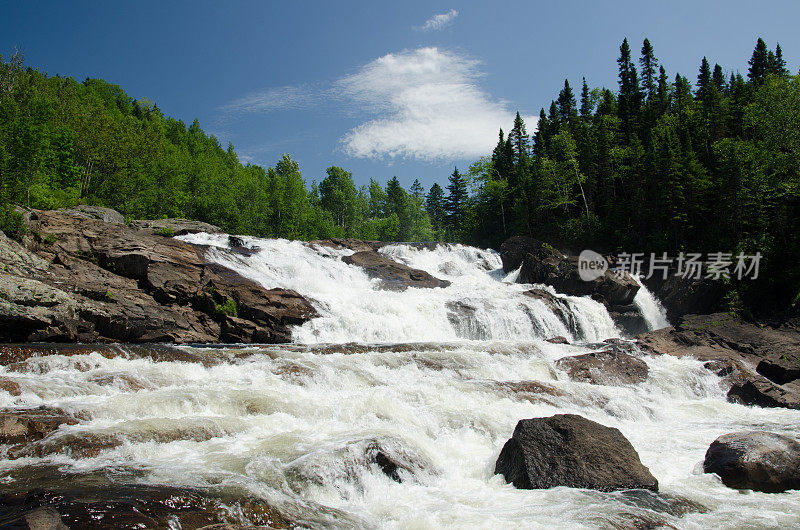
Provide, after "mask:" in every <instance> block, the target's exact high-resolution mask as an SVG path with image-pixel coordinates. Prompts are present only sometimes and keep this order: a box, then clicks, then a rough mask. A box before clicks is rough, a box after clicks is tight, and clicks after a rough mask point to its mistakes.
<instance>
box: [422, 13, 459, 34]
mask: <svg viewBox="0 0 800 530" xmlns="http://www.w3.org/2000/svg"><path fill="white" fill-rule="evenodd" d="M457 16H458V11H456V10H455V9H451V10H450V11H448V12H447V13H442V14H440V15H433V16H432V17H431V18H429V19H428V20H426V21H425V24H423V25H422V27H421V29H422V30H423V31H438V30H440V29H442V28H444V27H446V26H449V25H450V23H452V22H453V19H455V18H456V17H457Z"/></svg>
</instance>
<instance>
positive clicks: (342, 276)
mask: <svg viewBox="0 0 800 530" xmlns="http://www.w3.org/2000/svg"><path fill="white" fill-rule="evenodd" d="M182 239H184V240H186V241H189V242H192V243H196V244H202V245H209V246H211V247H212V248H211V249H210V250H209V251H208V256H209V258H210V259H213V260H215V261H217V262H218V263H220V264H222V265H225V266H227V267H230V268H231V269H234V270H236V271H237V272H239V273H240V274H242V275H243V276H246V277H249V278H251V279H253V280H255V281H257V282H259V283H261V284H262V285H264V286H265V287H267V288H273V287H283V288H288V289H294V290H295V291H297V292H299V293H300V294H302V295H303V296H305V297H306V298H307V299H309V300H310V301H311V303H312V304H314V306H315V308H316V309H317V310H318V312H319V313H320V315H321V316H320V317H319V318H316V319H313V320H311V321H310V322H308V323H306V324H305V325H303V326H302V327H300V328H298V329H296V330H295V331H294V335H293V337H294V341H295V342H302V343H316V342H324V343H333V342H339V343H341V342H415V341H425V342H443V341H452V340H458V339H473V340H533V339H546V338H549V337H556V336H563V337H566V338H568V339H570V340H571V341H593V342H596V341H599V340H602V339H605V338H608V337H616V336H619V334H620V332H619V330H618V329H616V327H615V326H614V322H613V321H612V320H611V317H610V316H609V315H608V312H607V311H606V309H605V307H603V305H602V304H600V303H598V302H595V301H594V300H591V299H590V298H588V297H570V296H561V295H558V297H559V300H560V303H561V304H563V306H564V311H562V312H561V314H560V315H557V314H555V313H554V312H553V311H551V310H550V309H548V308H547V306H546V304H545V303H544V302H542V301H541V300H537V299H534V298H531V297H529V296H524V295H523V294H522V293H523V292H524V291H526V290H528V289H531V288H532V287H533V286H531V285H524V284H517V283H512V282H510V281H508V279H507V278H506V275H505V274H504V273H503V270H502V265H501V263H500V257H499V255H498V254H497V253H496V252H494V251H491V250H480V249H477V248H473V247H466V246H463V245H441V246H437V247H435V248H434V249H433V250H427V249H416V248H413V247H411V246H409V245H392V246H388V247H384V248H382V249H381V250H380V251H381V252H382V253H383V254H385V255H387V256H388V257H391V258H393V259H395V260H396V261H399V262H402V263H405V264H407V265H409V266H411V267H413V268H416V269H422V270H425V271H427V272H429V273H430V274H432V275H433V276H435V277H437V278H440V279H443V280H448V281H450V282H452V284H451V285H450V286H449V287H446V288H437V289H417V288H410V289H407V290H406V291H403V292H395V291H386V290H381V289H379V288H378V284H379V281H378V280H375V279H370V278H369V277H368V276H367V274H366V273H365V272H364V271H363V270H362V269H361V268H360V267H357V266H353V265H347V264H345V263H344V262H342V261H341V259H340V258H341V257H342V256H346V255H349V254H352V253H353V252H352V251H350V250H333V249H330V248H327V247H315V246H310V245H307V244H304V243H301V242H298V241H286V240H261V239H256V238H244V240H245V242H246V243H247V244H248V245H250V246H252V248H254V249H256V252H255V253H253V254H252V255H247V256H245V255H242V254H238V253H235V252H231V251H230V250H228V237H227V236H226V235H218V234H217V235H208V234H194V235H189V236H184V237H183V238H182ZM537 287H539V288H542V289H545V290H549V291H550V292H551V293H553V294H555V292H554V291H553V290H552V289H550V288H548V287H545V286H537Z"/></svg>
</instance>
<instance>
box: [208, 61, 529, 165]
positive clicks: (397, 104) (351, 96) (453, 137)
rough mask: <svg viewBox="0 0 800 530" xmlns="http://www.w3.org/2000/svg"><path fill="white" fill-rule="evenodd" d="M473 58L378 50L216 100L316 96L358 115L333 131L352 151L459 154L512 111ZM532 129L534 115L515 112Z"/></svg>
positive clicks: (470, 153) (484, 147) (301, 105)
mask: <svg viewBox="0 0 800 530" xmlns="http://www.w3.org/2000/svg"><path fill="white" fill-rule="evenodd" d="M480 66H481V63H480V62H479V61H476V60H475V59H472V58H470V57H467V56H464V55H460V54H458V53H454V52H450V51H446V50H441V49H439V48H433V47H431V48H419V49H416V50H405V51H402V52H398V53H390V54H387V55H384V56H383V57H379V58H377V59H375V60H373V61H371V62H369V63H367V64H366V65H364V66H362V67H361V68H360V69H358V70H357V71H356V72H355V73H354V74H351V75H348V76H345V77H343V78H341V79H339V80H337V81H334V82H332V83H329V84H327V85H321V84H318V85H304V86H283V87H276V88H269V89H266V90H262V91H259V92H254V93H251V94H248V95H246V96H244V97H242V98H239V99H237V100H234V101H232V102H230V103H229V104H227V105H225V106H224V107H222V109H221V110H222V111H223V113H224V115H225V116H226V117H227V118H231V117H234V116H236V115H244V114H252V113H269V112H275V111H280V110H309V109H312V108H314V107H316V106H319V105H321V104H323V103H324V104H325V105H326V107H327V108H331V109H335V110H336V111H337V112H339V113H342V114H346V115H348V116H351V117H361V118H362V119H364V121H363V123H361V124H360V125H357V126H356V127H354V128H353V129H351V130H350V131H348V132H346V133H345V134H344V135H343V136H342V137H341V138H340V140H339V141H340V145H341V147H342V149H343V150H344V151H345V152H346V153H347V154H349V155H350V156H353V157H358V158H375V159H395V158H412V159H417V160H426V161H444V160H463V159H469V158H477V157H480V156H483V155H486V154H488V153H489V152H491V149H492V148H493V147H494V144H495V142H496V141H497V140H496V139H497V130H498V129H499V128H500V127H503V128H504V129H506V130H507V129H509V128H510V127H511V125H512V123H513V120H514V113H513V112H512V110H511V109H510V108H509V105H508V103H507V102H505V101H503V100H499V99H496V98H493V97H492V96H491V95H490V94H488V93H487V92H486V91H484V90H483V89H482V88H481V87H480V85H479V83H478V81H479V80H480V78H481V77H482V75H483V74H482V72H481V70H480ZM523 118H524V119H525V121H526V123H527V125H528V130H529V131H532V130H534V129H535V127H536V122H537V118H536V117H535V116H524V117H523Z"/></svg>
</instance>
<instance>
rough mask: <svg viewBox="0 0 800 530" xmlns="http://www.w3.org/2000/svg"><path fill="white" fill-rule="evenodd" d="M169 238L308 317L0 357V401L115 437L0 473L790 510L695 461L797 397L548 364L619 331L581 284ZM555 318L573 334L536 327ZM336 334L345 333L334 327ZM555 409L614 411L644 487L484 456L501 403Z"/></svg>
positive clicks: (330, 504) (273, 496)
mask: <svg viewBox="0 0 800 530" xmlns="http://www.w3.org/2000/svg"><path fill="white" fill-rule="evenodd" d="M183 239H185V240H188V241H191V242H193V243H197V244H203V245H208V246H209V247H208V249H207V252H208V256H209V257H210V258H211V259H212V260H214V261H216V262H219V263H221V264H223V265H226V266H228V267H231V268H233V269H235V270H236V271H238V272H240V273H241V274H244V275H245V276H247V277H250V278H252V279H254V280H256V281H258V282H260V283H261V284H263V285H264V286H265V287H268V288H272V287H284V288H291V289H295V290H296V291H298V292H299V293H301V294H302V295H304V296H305V297H307V298H308V299H309V300H310V301H311V303H312V304H313V305H314V306H315V307H316V308H317V310H318V311H319V313H320V317H319V318H317V319H314V320H312V321H310V322H308V323H306V324H305V325H303V326H301V327H299V328H297V329H295V330H294V344H291V345H276V346H249V347H245V348H238V349H236V353H237V355H236V356H235V360H233V361H231V362H225V363H222V364H218V365H215V366H204V365H202V364H198V363H187V362H154V361H152V360H149V359H140V358H136V357H135V356H133V355H132V356H130V358H123V357H118V358H113V359H108V358H105V357H103V356H101V355H100V354H99V353H92V354H88V355H76V356H72V357H67V356H62V355H52V356H47V357H34V358H31V359H29V360H27V361H26V362H25V365H26V366H25V370H19V371H13V372H12V371H9V370H8V369H7V368H5V367H4V368H0V375H3V376H4V377H8V378H9V379H12V380H14V381H16V382H18V383H19V384H20V385H21V387H22V389H23V393H22V395H21V396H19V397H16V398H15V397H11V396H10V395H9V394H7V393H5V392H2V391H0V406H22V405H27V406H38V405H50V406H56V407H62V408H64V409H66V410H68V411H71V412H75V413H79V414H81V417H85V418H88V419H87V420H86V421H82V422H81V423H80V424H79V425H74V426H68V427H65V428H62V429H61V431H59V433H57V435H58V436H67V435H89V434H91V435H108V436H121V438H122V439H123V443H122V444H121V445H119V446H117V447H113V448H110V449H106V450H103V451H102V452H100V453H99V454H98V455H97V456H95V457H92V458H73V457H71V456H68V455H66V454H63V453H58V454H51V455H44V456H42V457H27V458H22V459H18V460H7V459H0V476H3V475H4V474H6V473H8V472H9V471H12V470H13V469H14V468H18V467H22V466H26V465H32V464H47V463H50V464H57V465H59V466H62V469H64V470H65V471H82V472H88V471H91V470H96V469H118V470H123V471H125V470H130V471H131V472H133V470H135V471H136V473H137V476H138V477H139V478H138V480H140V481H145V482H148V483H153V484H170V485H187V486H193V487H200V488H205V487H212V486H214V487H224V488H238V489H244V490H245V491H248V492H250V493H252V494H254V495H257V496H259V497H262V498H264V499H267V500H268V501H270V502H272V503H274V504H275V505H276V506H277V507H279V508H281V509H282V510H284V511H285V513H286V514H287V515H289V516H290V517H292V518H293V519H296V520H297V521H298V522H300V523H301V524H304V525H306V526H310V527H339V528H398V529H399V528H442V527H450V528H553V527H570V528H596V527H605V528H629V527H632V526H637V525H638V526H646V525H650V526H651V527H652V526H658V525H673V526H675V527H678V528H708V527H719V526H727V527H730V528H741V527H745V526H747V527H755V528H759V527H760V528H774V527H790V526H792V525H796V524H798V523H799V522H800V492H789V493H784V494H778V495H770V494H763V493H748V494H740V493H739V492H737V491H735V490H731V489H728V488H726V487H725V486H723V485H722V484H721V482H720V481H719V480H718V479H717V478H716V477H715V476H713V475H706V474H703V473H702V466H701V462H702V460H703V456H704V454H705V451H706V449H707V448H708V445H709V444H710V443H711V442H712V441H713V440H714V439H715V438H716V437H717V436H719V435H721V434H724V433H728V432H733V431H737V430H743V429H748V428H759V429H767V430H773V431H777V432H784V433H787V434H790V435H793V436H795V437H796V436H797V435H798V425H800V421H798V420H800V413H798V412H797V411H790V410H786V409H760V408H748V407H744V406H741V405H735V404H732V403H728V402H727V401H726V400H725V394H724V392H723V390H722V388H721V387H720V385H719V382H720V381H719V378H718V377H716V376H715V375H713V374H712V373H711V372H709V371H707V370H705V369H704V368H703V365H702V362H700V361H696V360H693V359H688V358H686V359H684V358H681V359H679V358H674V357H667V356H663V357H649V356H642V357H641V358H642V359H643V360H644V361H645V362H646V363H647V364H648V367H649V369H650V375H649V377H648V379H647V380H646V381H645V382H644V383H642V384H639V385H635V386H625V387H615V386H601V385H591V384H588V383H575V382H571V381H569V379H568V378H567V376H566V374H564V373H563V372H561V371H559V370H558V369H557V368H556V367H555V361H556V360H558V359H559V358H561V357H564V356H568V355H577V354H582V353H587V352H590V351H597V349H598V346H597V345H596V344H593V343H596V342H599V341H602V340H603V339H606V338H610V337H618V336H619V335H620V331H619V330H618V329H616V327H615V326H614V324H613V321H612V320H611V318H610V317H609V315H608V313H607V311H606V310H605V308H604V307H603V306H602V305H601V304H598V303H596V302H594V301H593V300H591V299H589V298H580V297H561V299H562V300H563V303H564V304H566V307H567V308H568V309H569V314H570V316H571V318H570V319H568V322H567V323H565V322H563V321H562V319H561V318H559V316H558V315H555V314H554V313H553V312H551V311H550V310H549V309H548V308H547V307H546V306H545V304H544V303H542V302H540V301H539V300H535V299H533V298H530V297H528V296H525V295H523V294H522V293H523V292H524V291H526V290H528V289H531V288H533V287H534V286H531V285H522V284H516V283H512V282H511V281H510V280H512V279H514V278H513V277H512V276H513V274H514V273H511V274H505V273H504V272H503V271H502V268H501V264H500V259H499V256H498V254H497V253H495V252H492V251H486V250H480V249H475V248H471V247H466V246H460V245H452V246H450V245H448V246H439V247H436V248H435V249H434V250H421V249H416V248H413V247H410V246H408V245H392V246H389V247H384V248H383V249H381V252H382V253H384V254H385V255H387V256H389V257H391V258H393V259H395V260H397V261H400V262H403V263H407V264H408V265H410V266H412V267H415V268H419V269H423V270H426V271H427V272H429V273H431V274H433V275H434V276H436V277H438V278H441V279H446V280H449V281H451V282H452V285H451V286H449V287H447V288H443V289H408V290H407V291H405V292H393V291H381V290H378V289H377V282H376V280H371V279H370V278H368V277H367V275H366V274H364V272H363V271H362V270H361V269H359V268H357V267H353V266H349V265H346V264H344V263H343V262H341V261H340V259H339V258H340V257H341V256H343V255H346V254H350V253H352V252H351V251H346V250H332V249H329V248H325V247H311V246H309V245H307V244H303V243H300V242H290V241H282V240H258V239H250V238H246V242H247V244H248V245H249V246H251V247H252V248H253V249H256V252H255V253H253V254H252V255H249V256H245V255H241V254H237V253H234V252H232V251H230V250H229V249H228V247H227V236H225V235H205V234H198V235H193V236H185V237H184V238H183ZM537 287H539V288H543V287H541V286H537ZM551 292H552V291H551ZM457 304H460V305H457ZM635 304H636V305H637V306H638V307H639V308H640V309H641V310H642V312H643V314H645V317H646V318H647V320H648V325H649V326H651V327H658V326H661V325H663V324H666V320H665V319H663V310H662V309H660V308H659V305H658V303H657V301H656V300H654V299H653V297H652V295H650V294H649V293H646V292H644V291H642V292H641V294H640V295H638V296H637V297H636V300H635ZM454 305H457V307H459V308H460V309H461V311H460V312H459V311H453V310H452V307H453V306H454ZM465 307H466V308H471V309H464V308H465ZM453 313H455V316H453ZM559 335H560V336H565V337H567V338H568V339H570V341H571V342H573V344H571V345H569V344H568V345H558V344H551V343H548V342H546V340H545V339H547V338H550V337H553V336H559ZM351 342H354V343H357V344H354V345H349V344H344V343H351ZM328 343H338V344H339V345H338V346H335V347H331V346H329V345H328ZM386 343H405V344H403V345H402V346H387V344H386ZM187 349H189V350H193V348H188V347H187ZM196 350H197V351H201V350H202V351H203V352H205V353H207V354H209V355H213V354H214V353H215V352H216V351H225V349H224V348H203V349H196ZM519 381H538V382H541V383H545V384H548V385H552V386H553V387H554V388H556V389H557V390H558V391H559V392H557V393H554V395H550V394H546V393H541V394H532V393H524V392H515V391H513V390H511V389H510V387H509V386H508V385H505V386H504V384H503V383H508V382H519ZM559 413H574V414H580V415H582V416H584V417H586V418H589V419H591V420H594V421H597V422H599V423H602V424H604V425H608V426H611V427H616V428H618V429H620V430H621V431H622V433H623V434H624V435H625V436H626V437H627V438H628V439H629V440H630V441H631V443H632V444H633V446H634V447H635V448H636V450H637V451H638V453H639V455H640V457H641V460H642V462H643V463H644V464H645V465H646V466H647V467H649V468H650V471H651V472H652V474H653V475H654V476H655V477H656V478H657V479H658V481H659V484H660V490H661V492H660V493H659V494H658V495H652V494H649V493H642V492H617V493H600V492H596V491H588V490H579V489H570V488H555V489H551V490H532V491H525V490H517V489H515V488H513V487H512V486H511V485H508V484H506V483H505V481H504V480H503V478H502V477H501V476H496V475H494V474H493V471H494V463H495V460H496V458H497V456H498V454H499V452H500V449H501V447H502V446H503V444H504V443H505V441H506V440H507V439H508V438H509V437H510V436H511V433H512V432H513V429H514V427H515V425H516V423H517V421H518V420H520V419H523V418H531V417H538V416H550V415H553V414H559ZM120 433H121V434H120ZM377 450H380V451H382V452H383V453H384V454H386V455H389V456H390V457H391V458H393V459H394V460H396V461H398V462H401V463H403V464H404V465H405V467H407V468H408V470H403V469H401V470H400V471H399V475H400V476H399V478H400V479H402V482H400V483H398V482H396V481H395V480H392V478H390V477H389V476H387V475H386V474H385V473H384V472H383V471H382V470H381V468H380V466H379V465H378V464H377V463H376V462H375V459H374V453H375V451H377Z"/></svg>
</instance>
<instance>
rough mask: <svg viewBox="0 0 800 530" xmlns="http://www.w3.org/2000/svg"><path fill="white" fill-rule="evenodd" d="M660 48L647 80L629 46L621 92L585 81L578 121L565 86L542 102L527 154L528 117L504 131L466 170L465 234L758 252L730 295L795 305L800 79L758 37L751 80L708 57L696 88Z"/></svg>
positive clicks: (578, 244)
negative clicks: (667, 64)
mask: <svg viewBox="0 0 800 530" xmlns="http://www.w3.org/2000/svg"><path fill="white" fill-rule="evenodd" d="M653 50H654V49H653V46H652V44H651V43H650V42H649V41H647V40H646V41H645V42H644V44H643V46H642V57H641V58H640V60H639V64H640V65H641V68H642V77H641V87H640V81H639V77H638V74H637V71H636V68H635V67H634V65H633V64H634V59H633V58H632V56H631V48H630V46H629V45H628V42H627V40H626V41H624V42H623V43H622V46H621V47H620V56H619V59H618V61H617V66H618V72H619V91H618V92H617V93H613V92H612V91H611V90H608V89H605V88H595V89H590V88H589V87H588V86H587V85H586V84H584V85H583V86H582V89H581V97H580V112H579V116H580V117H579V118H578V117H577V116H578V113H576V111H575V101H574V96H573V94H572V91H571V88H570V86H569V83H568V82H566V83H565V84H564V88H563V89H562V90H561V91H560V93H559V95H558V98H557V99H555V100H553V101H552V103H551V104H550V106H549V109H550V110H549V112H545V108H547V107H544V108H542V110H541V112H540V114H539V123H538V127H537V130H536V132H535V133H534V136H533V145H532V147H530V148H523V149H520V148H519V145H521V143H524V142H520V141H519V139H520V138H522V137H524V136H525V133H524V125H525V124H524V123H522V122H521V120H520V119H519V116H517V119H516V120H515V122H514V131H513V132H512V134H509V135H508V138H505V137H504V135H503V131H502V130H501V131H500V135H499V139H498V143H497V145H496V147H495V148H494V151H493V153H492V156H491V158H488V157H487V158H483V159H481V160H479V161H477V162H475V163H474V164H473V165H472V166H470V170H469V172H468V175H469V177H470V178H471V179H472V182H473V194H472V196H471V197H469V198H468V200H467V201H466V202H467V204H468V205H469V209H470V210H469V212H467V214H466V215H465V216H464V217H463V218H464V219H466V221H465V222H466V223H467V225H468V232H467V233H466V234H463V237H464V238H466V239H467V240H468V241H470V242H473V243H478V244H484V245H490V246H494V247H497V246H499V245H500V244H501V243H502V242H503V241H504V240H505V239H506V238H507V237H509V236H511V235H515V234H525V235H530V236H532V237H536V238H538V239H541V240H545V241H552V242H553V243H555V244H556V245H560V246H565V247H568V248H570V249H572V250H576V251H579V250H580V249H581V248H594V249H595V250H599V251H603V252H613V251H620V250H624V251H627V252H648V253H649V252H656V253H661V252H668V253H670V254H671V255H676V254H677V253H678V252H681V251H690V252H701V253H709V252H731V253H733V254H734V255H735V254H738V253H739V252H744V253H746V254H750V255H751V254H754V253H755V252H761V254H762V261H761V272H760V275H759V279H758V281H748V282H735V281H734V282H732V283H731V289H732V291H731V292H733V293H734V294H732V295H731V296H732V297H735V299H734V298H731V299H730V300H729V302H730V304H731V306H736V307H737V308H740V309H741V310H742V311H745V310H746V309H747V308H754V307H755V306H759V305H760V306H761V307H762V308H765V307H772V308H773V309H774V308H784V307H787V306H788V305H789V304H791V303H792V299H793V298H794V295H795V293H796V288H795V287H796V286H798V285H800V113H798V109H800V76H790V75H789V74H788V72H787V70H786V63H785V61H784V59H783V56H782V51H781V50H780V47H779V46H778V47H776V49H775V52H771V51H769V49H768V48H767V46H766V43H764V41H763V40H760V39H759V41H758V42H757V44H756V48H755V51H754V52H753V56H752V58H751V60H750V63H749V64H750V73H749V81H747V80H745V79H744V78H743V77H742V76H741V75H738V74H731V75H730V77H729V79H727V78H726V76H725V74H724V72H723V70H722V67H720V66H719V65H714V67H713V69H712V67H711V64H712V63H711V62H710V61H709V60H708V58H703V59H702V61H700V69H699V74H698V77H697V80H698V82H697V87H695V88H693V87H692V85H691V83H690V82H689V80H688V79H687V78H686V77H685V76H683V75H680V74H676V75H675V76H674V83H670V82H669V78H668V76H667V72H666V69H665V68H664V66H663V65H660V64H659V63H658V60H657V59H656V56H655V53H654V51H653ZM451 179H452V177H451ZM429 202H431V201H430V197H429ZM433 202H434V203H435V201H433ZM428 210H429V212H432V208H431V207H429V208H428ZM471 221H472V222H471ZM470 222H471V224H470ZM787 286H791V288H787Z"/></svg>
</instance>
